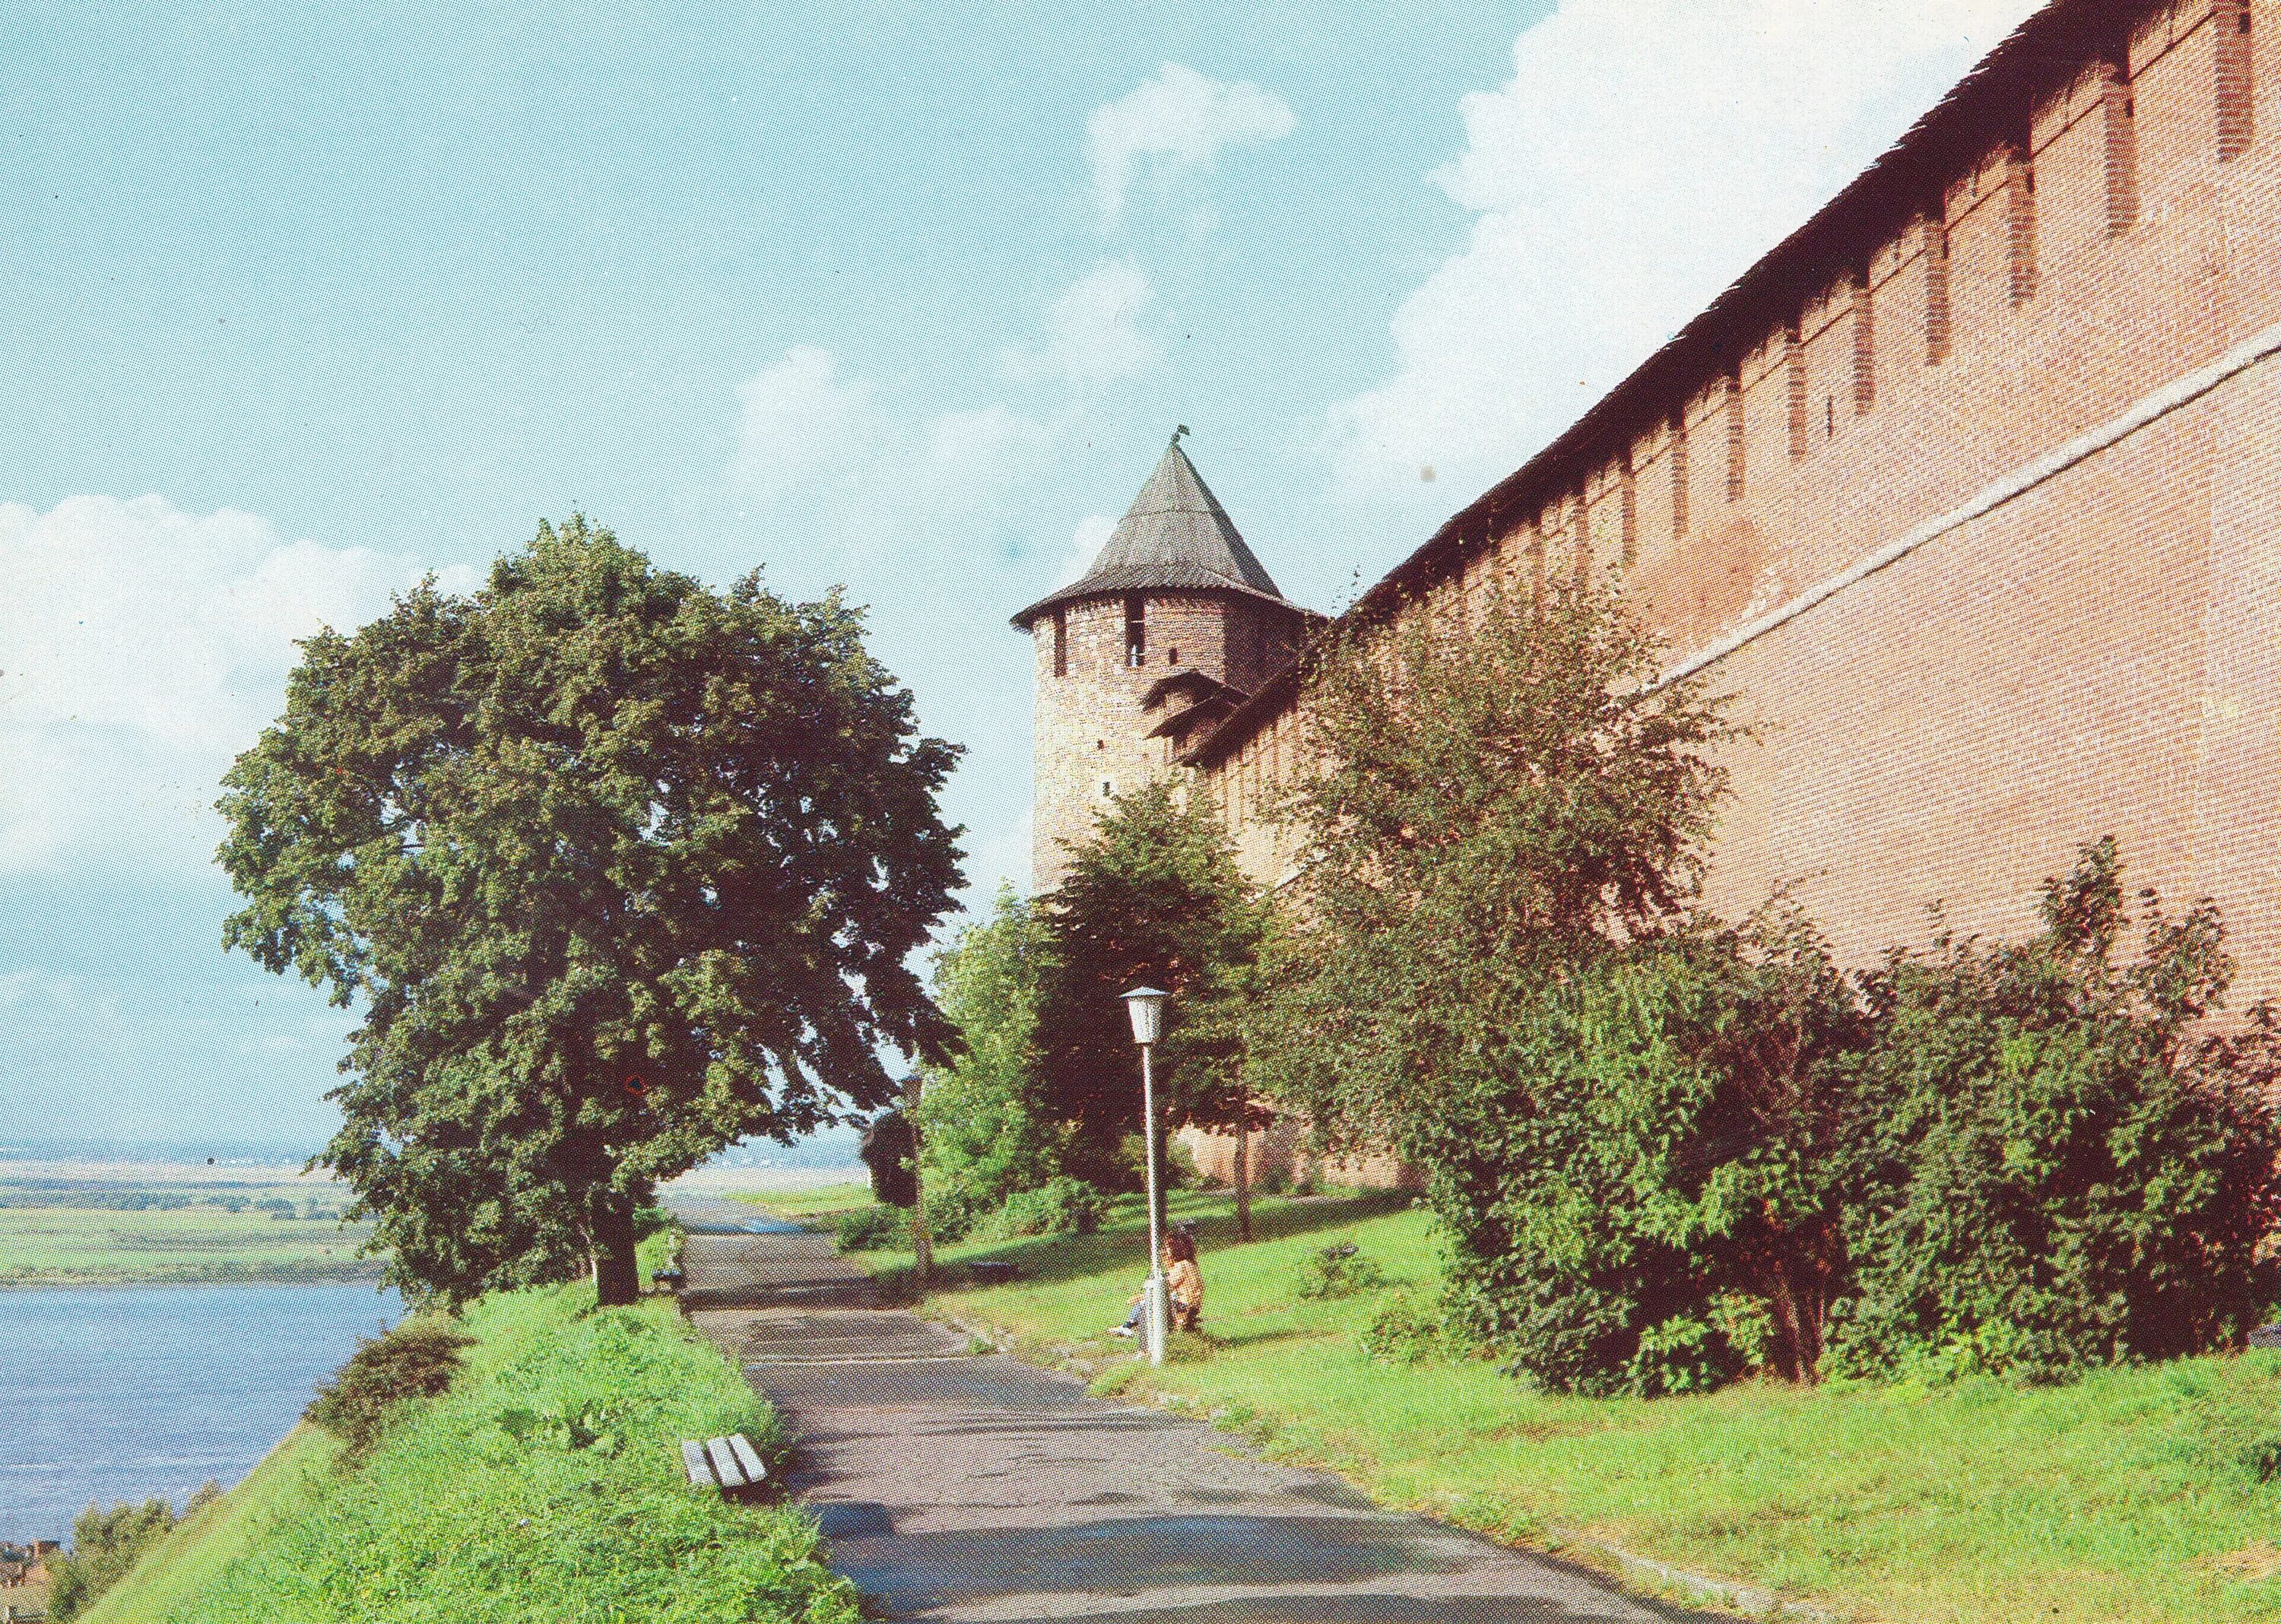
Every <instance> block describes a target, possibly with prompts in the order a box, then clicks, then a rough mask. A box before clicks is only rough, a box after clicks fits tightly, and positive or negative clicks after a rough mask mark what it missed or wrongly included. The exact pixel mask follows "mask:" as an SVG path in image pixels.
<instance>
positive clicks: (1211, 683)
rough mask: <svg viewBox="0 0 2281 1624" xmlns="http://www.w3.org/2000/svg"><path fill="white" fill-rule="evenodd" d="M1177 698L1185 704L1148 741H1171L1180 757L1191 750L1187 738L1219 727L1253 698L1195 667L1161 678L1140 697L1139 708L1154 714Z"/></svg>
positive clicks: (1153, 729) (1151, 729) (1153, 731)
mask: <svg viewBox="0 0 2281 1624" xmlns="http://www.w3.org/2000/svg"><path fill="white" fill-rule="evenodd" d="M1175 697H1178V698H1179V699H1180V700H1184V701H1185V703H1183V704H1181V705H1180V706H1179V708H1176V709H1175V710H1173V711H1172V712H1171V715H1167V716H1166V717H1165V718H1164V720H1163V721H1162V722H1159V723H1156V726H1155V727H1152V728H1150V729H1149V730H1148V734H1147V735H1146V737H1148V738H1150V739H1167V738H1168V739H1171V741H1172V748H1173V750H1174V751H1175V752H1176V753H1177V752H1179V751H1181V750H1184V749H1186V748H1187V747H1188V742H1187V741H1188V736H1189V735H1190V734H1192V733H1194V732H1195V731H1196V730H1197V729H1199V728H1208V727H1217V726H1218V725H1219V723H1222V722H1225V721H1226V720H1227V718H1228V717H1230V716H1232V715H1234V714H1235V713H1236V711H1237V710H1239V709H1240V708H1241V707H1242V705H1243V702H1244V701H1245V700H1248V699H1249V698H1250V697H1251V696H1250V695H1249V694H1248V693H1246V692H1243V690H1242V689H1241V688H1233V687H1230V686H1229V685H1228V684H1226V683H1224V682H1221V681H1220V680H1219V679H1218V677H1210V676H1207V675H1206V674H1205V673H1203V672H1202V671H1199V670H1197V669H1195V668H1194V667H1193V666H1191V667H1189V668H1188V669H1185V670H1179V671H1175V672H1173V673H1172V674H1171V676H1170V677H1159V678H1158V679H1157V680H1156V682H1154V683H1151V684H1149V685H1148V692H1147V693H1145V694H1143V695H1142V696H1141V700H1140V708H1142V709H1143V710H1155V709H1156V708H1157V707H1158V706H1160V705H1162V704H1164V702H1165V701H1166V700H1171V699H1173V698H1175Z"/></svg>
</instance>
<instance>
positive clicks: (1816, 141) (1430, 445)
mask: <svg viewBox="0 0 2281 1624" xmlns="http://www.w3.org/2000/svg"><path fill="white" fill-rule="evenodd" d="M2036 10H2037V0H1910V3H1909V4H1891V3H1890V0H1836V3H1831V0H1659V3H1653V4H1649V3H1643V0H1562V4H1561V5H1560V8H1559V9H1558V11H1557V12H1554V13H1553V15H1551V16H1550V17H1549V18H1547V19H1544V20H1543V22H1541V23H1538V24H1537V25H1535V27H1531V28H1529V29H1528V30H1527V31H1526V32H1525V33H1523V34H1522V35H1520V37H1519V40H1518V42H1517V43H1515V45H1514V47H1513V62H1514V73H1513V78H1512V81H1511V82H1510V83H1508V84H1506V85H1505V86H1504V88H1503V89H1499V90H1497V91H1496V92H1493V93H1483V94H1478V95H1473V96H1469V97H1466V98H1465V103H1464V108H1463V111H1464V115H1465V133H1466V147H1465V152H1464V153H1463V154H1462V155H1461V156H1460V157H1459V158H1458V159H1457V160H1456V161H1455V162H1453V163H1451V164H1450V166H1447V167H1446V168H1445V169H1443V170H1442V172H1440V173H1439V174H1436V175H1435V176H1434V180H1435V182H1437V183H1438V184H1439V185H1440V186H1441V187H1442V189H1444V190H1445V191H1447V192H1448V193H1449V195H1450V197H1452V198H1453V199H1455V200H1456V201H1457V202H1458V204H1460V205H1463V206H1464V207H1465V208H1466V209H1469V210H1471V211H1473V213H1474V214H1475V215H1476V216H1477V218H1476V220H1474V223H1473V231H1472V234H1471V236H1470V238H1469V240H1468V241H1467V243H1466V244H1465V247H1464V248H1463V249H1461V250H1460V251H1458V253H1456V254H1454V255H1452V256H1451V257H1450V259H1448V260H1447V261H1446V262H1445V263H1443V264H1442V266H1441V267H1440V268H1439V269H1437V270H1436V271H1434V274H1433V275H1431V276H1429V277H1428V278H1427V281H1426V282H1425V283H1424V285H1422V286H1421V287H1419V289H1418V290H1417V291H1416V292H1414V293H1413V294H1411V297H1410V298H1409V299H1408V300H1407V301H1406V302H1405V303H1404V304H1403V306H1402V308H1401V309H1400V311H1399V312H1398V313H1396V316H1395V318H1394V323H1393V334H1394V340H1395V347H1396V355H1397V362H1396V371H1395V375H1394V376H1393V377H1392V378H1391V379H1389V380H1388V382H1387V383H1385V384H1383V385H1381V386H1380V387H1379V388H1377V389H1375V390H1372V391H1369V392H1367V393H1365V394H1363V395H1360V396H1357V397H1356V398H1352V399H1350V400H1347V401H1344V402H1342V403H1341V404H1340V405H1338V406H1334V408H1333V411H1332V421H1331V427H1332V432H1333V436H1334V445H1335V448H1336V450H1335V455H1336V459H1337V462H1338V466H1339V471H1340V473H1341V475H1342V483H1344V484H1345V485H1346V487H1347V489H1348V491H1349V494H1357V493H1358V492H1359V491H1363V490H1369V489H1377V490H1386V489H1389V488H1392V487H1395V486H1396V485H1397V484H1400V485H1407V486H1408V487H1410V488H1411V489H1413V490H1414V489H1415V488H1416V487H1417V484H1418V480H1419V469H1420V468H1423V467H1433V468H1436V469H1437V470H1438V471H1439V473H1440V474H1441V475H1442V476H1443V477H1444V478H1452V477H1454V478H1455V479H1456V480H1457V481H1458V483H1459V486H1460V488H1461V489H1462V490H1471V489H1474V488H1478V487H1479V486H1480V485H1481V484H1483V483H1488V482H1489V481H1491V480H1494V479H1495V478H1496V477H1498V476H1501V475H1503V474H1504V473H1506V472H1508V471H1509V470H1510V469H1512V468H1513V467H1515V466H1517V465H1518V464H1519V462H1520V461H1521V460H1524V459H1525V458H1526V457H1527V456H1528V455H1529V454H1531V453H1532V452H1535V450H1536V449H1537V448H1538V447H1540V446H1541V445H1543V444H1545V443H1546V442H1547V441H1548V440H1550V438H1551V437H1553V436H1554V435H1555V434H1557V433H1558V432H1559V431H1560V430H1561V429H1564V428H1566V426H1567V425H1568V424H1569V423H1570V422H1571V421H1574V419H1575V418H1576V417H1577V416H1578V415H1579V414H1581V413H1582V412H1583V410H1584V409H1585V408H1586V407H1588V406H1590V405H1591V404H1592V402H1593V401H1595V400H1597V398H1599V397H1600V396H1601V395H1602V394H1604V393H1605V392H1606V391H1607V390H1608V389H1610V388H1611V387H1612V386H1613V385H1614V384H1615V383H1618V382H1620V380H1621V379H1622V377H1623V376H1624V375H1625V374H1626V373H1628V371H1629V370H1630V369H1631V368H1632V367H1635V366H1636V365H1638V363H1639V362H1641V361H1642V360H1645V359H1646V358H1647V356H1648V355H1649V354H1651V352H1653V351H1654V350H1655V349H1656V347H1657V346H1658V345H1659V344H1661V343H1662V342H1663V341H1664V340H1665V339H1666V338H1667V337H1668V336H1670V335H1671V334H1672V333H1674V331H1676V330H1677V329H1679V328H1680V327H1681V326H1682V325H1683V324H1684V323H1685V322H1686V321H1688V320H1689V319H1690V318H1691V317H1693V316H1694V315H1695V314H1696V313H1697V311H1699V310H1700V309H1701V308H1702V307H1703V306H1704V305H1706V304H1708V303H1709V302H1710V300H1711V299H1712V298H1714V297H1716V295H1717V294H1718V293H1719V291H1720V289H1721V288H1723V287H1724V286H1726V284H1727V283H1728V282H1731V281H1732V280H1733V279H1734V278H1735V277H1736V276H1737V275H1740V274H1741V273H1742V272H1743V271H1744V269H1745V268H1747V267H1748V266H1749V265H1750V264H1751V261H1752V260H1754V259H1757V258H1758V257H1759V255H1760V254H1762V253H1764V252H1765V251H1767V249H1769V248H1771V247H1773V246H1774V244H1776V243H1777V242H1779V241H1781V239H1782V237H1783V236H1786V235H1787V234H1788V233H1789V232H1790V231H1791V230H1793V229H1795V228H1797V227H1798V225H1799V224H1800V223H1801V222H1802V221H1803V220H1805V218H1806V216H1807V215H1808V214H1810V213H1812V212H1813V210H1814V209H1815V208H1816V207H1818V206H1819V205H1821V203H1823V202H1824V201H1826V200H1827V199H1828V198H1829V197H1830V196H1831V195H1832V194H1834V193H1835V192H1836V189H1838V188H1839V187H1840V186H1842V185H1844V183H1845V182H1847V181H1849V180H1850V179H1852V176H1853V175H1854V174H1856V173H1857V172H1858V171H1859V170H1860V169H1861V168H1862V167H1863V166H1866V165H1867V163H1869V162H1870V161H1871V160H1872V159H1875V157H1876V155H1877V154H1878V153H1879V152H1880V151H1883V149H1884V148H1885V147H1886V146H1888V145H1890V144H1891V142H1892V141H1893V140H1894V139H1895V138H1896V137H1898V135H1900V133H1901V132H1902V131H1903V130H1904V129H1906V128H1907V126H1908V124H1909V122H1910V121H1911V120H1913V119H1914V118H1915V117H1916V116H1917V115H1918V114H1920V113H1921V112H1923V111H1924V110H1925V109H1926V108H1927V107H1929V106H1930V105H1931V104H1933V102H1934V101H1935V100H1936V99H1937V98H1938V97H1939V96H1940V95H1941V93H1942V92H1943V91H1944V90H1945V89H1947V87H1948V86H1949V85H1950V84H1951V83H1952V82H1953V81H1955V80H1956V79H1957V78H1958V77H1959V76H1960V75H1961V74H1962V73H1963V72H1964V71H1965V69H1966V68H1968V66H1970V65H1971V64H1972V62H1973V61H1974V60H1975V59H1976V58H1978V57H1979V56H1981V55H1982V54H1983V53H1984V52H1985V51H1987V50H1989V48H1990V47H1991V46H1992V45H1993V44H1994V43H1996V42H1997V41H1998V40H1999V39H2000V38H2001V37H2002V36H2003V35H2005V34H2006V33H2007V32H2008V31H2009V30H2010V29H2011V28H2013V27H2014V26H2016V25H2017V24H2018V23H2019V22H2021V21H2022V19H2025V18H2026V17H2027V16H2028V15H2029V14H2030V13H2031V12H2034V11H2036ZM1444 489H1445V490H1446V489H1447V487H1444ZM1451 494H1453V495H1454V494H1457V493H1456V492H1451Z"/></svg>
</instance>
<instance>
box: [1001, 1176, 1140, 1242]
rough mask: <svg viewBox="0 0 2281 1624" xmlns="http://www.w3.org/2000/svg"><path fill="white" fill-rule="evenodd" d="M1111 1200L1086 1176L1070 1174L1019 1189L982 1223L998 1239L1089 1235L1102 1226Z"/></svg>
mask: <svg viewBox="0 0 2281 1624" xmlns="http://www.w3.org/2000/svg"><path fill="white" fill-rule="evenodd" d="M1108 1208H1109V1203H1108V1199H1107V1198H1106V1197H1105V1196H1103V1195H1102V1193H1101V1192H1100V1191H1099V1190H1096V1189H1094V1187H1093V1186H1091V1185H1089V1184H1086V1183H1085V1182H1084V1181H1083V1180H1082V1179H1071V1178H1069V1177H1067V1176H1066V1175H1064V1176H1063V1177H1061V1178H1057V1179H1050V1180H1048V1182H1046V1183H1044V1184H1042V1185H1040V1186H1039V1187H1037V1188H1036V1189H1034V1190H1017V1191H1015V1192H1014V1194H1013V1195H1009V1196H1008V1197H1007V1198H1006V1204H1005V1205H1004V1206H1002V1207H1001V1208H999V1209H998V1210H997V1211H996V1212H994V1213H993V1214H992V1215H991V1216H990V1217H989V1218H987V1219H986V1220H985V1221H984V1223H983V1225H982V1226H981V1229H982V1231H983V1233H986V1234H987V1235H988V1236H990V1237H992V1238H994V1239H1009V1240H1010V1239H1013V1238H1016V1237H1018V1236H1023V1235H1089V1234H1091V1233H1093V1232H1094V1230H1096V1229H1098V1228H1100V1227H1101V1220H1102V1215H1103V1214H1104V1213H1105V1212H1106V1211H1107V1210H1108Z"/></svg>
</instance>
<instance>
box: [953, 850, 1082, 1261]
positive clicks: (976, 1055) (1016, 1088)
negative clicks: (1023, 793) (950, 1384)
mask: <svg viewBox="0 0 2281 1624" xmlns="http://www.w3.org/2000/svg"><path fill="white" fill-rule="evenodd" d="M1045 937H1046V933H1045V926H1044V924H1043V922H1042V921H1041V920H1040V918H1039V917H1038V916H1037V914H1036V913H1035V912H1034V911H1033V910H1032V909H1031V907H1030V905H1029V903H1028V902H1026V901H1024V900H1023V899H1022V898H1021V897H1019V896H1017V895H1016V894H1015V893H1014V890H1013V888H1012V887H1011V886H1001V887H1000V889H999V892H998V895H997V897H996V898H995V899H994V901H993V902H992V904H991V908H990V912H989V913H988V914H987V915H986V916H984V917H983V918H980V919H978V920H976V921H974V922H973V923H971V924H968V925H967V926H966V927H965V928H964V929H963V930H961V931H960V932H958V933H957V935H955V937H953V938H952V939H951V940H950V942H949V944H948V945H947V946H946V947H943V948H942V950H941V951H940V952H939V953H937V954H936V955H935V958H934V965H933V992H934V998H935V1001H936V1003H937V1004H938V1005H939V1006H940V1008H941V1009H942V1012H943V1014H944V1015H945V1016H946V1017H948V1019H949V1021H950V1024H951V1025H952V1026H953V1027H954V1028H955V1029H956V1031H957V1033H958V1046H957V1052H956V1054H955V1056H954V1057H953V1058H951V1059H950V1060H948V1061H947V1062H941V1063H937V1064H935V1065H932V1066H931V1067H929V1068H927V1071H926V1086H925V1088H924V1091H923V1092H922V1094H921V1095H920V1102H919V1105H918V1109H917V1111H916V1116H917V1118H918V1123H919V1127H920V1132H921V1142H922V1145H923V1147H924V1148H923V1149H922V1150H921V1152H920V1156H921V1160H922V1161H923V1163H924V1168H925V1173H926V1180H925V1182H926V1203H927V1217H928V1220H929V1222H930V1223H931V1224H932V1225H933V1226H934V1227H935V1230H936V1233H939V1234H940V1235H942V1236H944V1237H945V1238H947V1239H954V1240H955V1239H956V1238H957V1237H959V1236H961V1235H963V1234H964V1233H967V1232H968V1231H969V1230H970V1229H971V1228H972V1227H973V1226H974V1225H975V1223H976V1222H977V1221H978V1219H980V1218H982V1217H983V1216H984V1215H985V1214H986V1213H989V1212H993V1211H995V1210H997V1209H998V1208H1000V1207H1001V1206H1003V1205H1004V1204H1005V1203H1006V1200H1007V1198H1008V1197H1009V1196H1010V1195H1014V1194H1015V1193H1016V1192H1017V1191H1020V1190H1030V1189H1036V1188H1039V1187H1042V1186H1043V1185H1045V1184H1047V1183H1048V1182H1049V1181H1050V1180H1051V1179H1054V1178H1055V1177H1056V1176H1057V1175H1059V1174H1060V1173H1061V1172H1062V1159H1063V1141H1064V1140H1065V1139H1066V1137H1067V1134H1066V1132H1065V1131H1064V1130H1063V1127H1062V1125H1060V1124H1059V1123H1057V1122H1055V1121H1054V1120H1053V1119H1052V1118H1050V1117H1048V1116H1046V1115H1045V1114H1044V1113H1043V1112H1042V1111H1040V1110H1039V1109H1038V1106H1037V1103H1036V1101H1035V1098H1034V1094H1035V1088H1034V1083H1033V1077H1032V1073H1033V1071H1034V1069H1035V1067H1036V1064H1037V1033H1038V984H1039V979H1040V975H1041V974H1042V972H1043V969H1044V963H1045V955H1046V940H1045Z"/></svg>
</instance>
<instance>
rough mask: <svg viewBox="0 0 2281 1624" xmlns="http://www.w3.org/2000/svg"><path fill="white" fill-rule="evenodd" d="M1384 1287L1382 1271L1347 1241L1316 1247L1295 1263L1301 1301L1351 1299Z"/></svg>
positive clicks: (1383, 1272) (1384, 1274)
mask: <svg viewBox="0 0 2281 1624" xmlns="http://www.w3.org/2000/svg"><path fill="white" fill-rule="evenodd" d="M1385 1284H1386V1271H1385V1270H1383V1269H1381V1268H1380V1267H1379V1266H1378V1264H1375V1263H1373V1262H1372V1261H1371V1260H1370V1259H1369V1258H1367V1257H1364V1256H1363V1255H1362V1250H1361V1249H1360V1248H1358V1247H1357V1246H1356V1245H1355V1243H1354V1242H1353V1241H1334V1243H1332V1244H1331V1245H1329V1246H1323V1247H1317V1248H1316V1249H1314V1250H1313V1251H1311V1252H1309V1253H1308V1254H1307V1255H1306V1256H1305V1257H1302V1258H1301V1259H1300V1260H1299V1295H1301V1296H1303V1297H1318V1298H1325V1297H1351V1296H1354V1295H1357V1293H1360V1292H1365V1291H1376V1290H1377V1289H1378V1288H1380V1287H1381V1286H1383V1285H1385Z"/></svg>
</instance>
